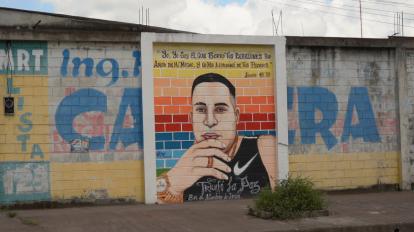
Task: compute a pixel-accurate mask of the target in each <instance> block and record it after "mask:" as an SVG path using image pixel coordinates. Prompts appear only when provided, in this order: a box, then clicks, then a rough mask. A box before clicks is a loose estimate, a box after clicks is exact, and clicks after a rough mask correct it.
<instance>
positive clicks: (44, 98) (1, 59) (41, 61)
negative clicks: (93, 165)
mask: <svg viewBox="0 0 414 232" xmlns="http://www.w3.org/2000/svg"><path fill="white" fill-rule="evenodd" d="M47 67H48V49H47V43H46V42H30V41H28V42H19V41H0V77H1V81H0V87H1V95H2V97H5V96H13V97H14V100H15V113H14V115H9V116H6V115H4V113H3V112H2V113H1V115H0V134H1V135H0V157H1V158H0V160H1V162H0V203H10V202H16V201H30V200H49V199H50V188H51V187H50V181H49V174H50V164H49V146H48V141H49V134H48V125H47V122H48V120H49V114H48V83H47V78H48V69H47ZM2 108H3V107H2ZM3 110H4V109H2V111H3Z"/></svg>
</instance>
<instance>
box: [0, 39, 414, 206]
mask: <svg viewBox="0 0 414 232" xmlns="http://www.w3.org/2000/svg"><path fill="white" fill-rule="evenodd" d="M16 36H17V34H16ZM1 38H3V39H4V37H1ZM7 38H9V37H7ZM27 38H32V37H31V34H27V35H25V39H27ZM93 38H95V37H93ZM135 38H136V35H134V36H133V37H131V38H129V39H128V42H94V41H92V42H69V41H67V42H65V41H60V42H57V41H54V40H52V41H18V40H12V41H11V45H12V54H13V55H12V58H11V63H12V67H13V68H14V71H13V72H12V75H11V76H12V77H11V78H10V79H8V78H7V77H8V76H10V75H8V72H7V69H6V67H7V63H8V59H7V51H6V50H7V49H6V47H7V46H6V41H4V40H3V41H0V77H1V80H0V88H1V89H0V96H1V97H4V96H8V95H11V96H13V97H14V98H15V102H16V107H15V110H16V112H15V114H14V115H13V116H5V115H4V112H3V107H1V110H0V204H10V203H16V202H31V201H53V200H57V201H67V200H85V201H95V200H106V201H107V200H111V199H112V200H115V199H122V200H131V201H138V202H142V201H143V200H144V165H143V152H142V139H143V138H142V121H141V120H142V116H141V114H142V109H141V107H140V106H141V64H140V52H139V51H140V48H139V46H138V44H139V42H138V41H136V42H131V41H132V40H134V39H135ZM15 39H16V38H15ZM106 39H108V38H106ZM106 39H102V38H101V39H98V40H97V41H102V40H106ZM289 41H291V42H289ZM358 41H359V42H358ZM325 42H326V41H325ZM323 43H324V42H323V40H312V39H311V38H309V39H302V42H300V41H299V42H298V40H297V39H295V38H292V39H289V38H288V49H287V57H286V60H287V80H288V110H289V154H290V155H289V162H290V163H289V169H290V173H291V174H292V175H293V176H298V175H301V176H308V177H310V178H311V179H312V180H313V181H314V182H315V184H316V186H317V187H318V188H321V189H330V190H332V189H351V188H360V187H364V188H365V187H371V186H373V185H377V184H401V187H403V188H404V189H409V188H411V185H412V184H411V183H412V182H413V181H414V175H413V173H414V172H413V166H412V165H413V163H414V162H413V160H414V149H413V146H414V145H413V144H414V142H413V138H414V129H413V128H414V110H413V109H414V107H413V99H414V96H413V91H414V90H413V88H414V71H413V62H414V59H413V57H414V50H413V49H411V48H412V47H414V46H413V45H412V44H410V43H408V42H405V43H402V42H401V43H399V42H398V43H396V42H395V41H394V42H393V40H384V41H382V42H381V43H379V42H378V41H371V40H355V39H354V40H352V39H350V40H344V41H342V40H335V39H332V40H330V41H328V43H326V44H328V45H326V44H323ZM397 45H398V46H397ZM75 66H77V67H75ZM194 75H195V74H192V77H194ZM157 77H159V78H161V77H162V75H161V74H159V75H158V76H157ZM160 80H161V79H160ZM177 83H178V82H177ZM240 83H241V82H240ZM158 84H160V83H158ZM169 85H172V83H171V82H169ZM185 85H186V86H185V88H188V82H185ZM236 85H238V82H237V81H236ZM183 88H184V87H183ZM171 91H173V88H171ZM186 91H188V90H186ZM259 91H260V89H259ZM266 96H267V95H266ZM269 96H271V95H269ZM157 97H166V96H165V94H159V95H157ZM177 97H180V96H178V95H177ZM171 99H172V98H171ZM263 99H264V98H263ZM161 100H165V99H161V98H159V99H158V100H156V101H159V102H158V103H159V106H161V105H162V104H164V103H162V104H161V103H160V101H161ZM180 100H183V99H181V98H180ZM238 100H239V99H238ZM249 101H252V99H250V100H249ZM266 101H267V102H271V101H270V98H266ZM186 102H188V99H186ZM171 104H172V100H171ZM163 107H164V106H163ZM159 109H160V107H158V110H159ZM163 109H164V108H163ZM169 109H170V110H177V109H174V108H171V107H170V108H169ZM259 109H260V107H259ZM158 113H159V112H158ZM244 113H246V114H247V113H249V112H244ZM250 113H251V112H250ZM258 113H260V112H258ZM267 113H269V114H270V118H271V120H270V123H273V118H272V112H267ZM269 114H268V115H267V119H268V121H269ZM245 116H246V115H245ZM262 116H263V115H262ZM249 117H250V116H249ZM252 117H254V116H253V114H252ZM173 118H174V117H173V116H172V119H173ZM156 119H157V120H166V118H162V117H161V116H157V117H156ZM246 120H247V119H246ZM156 123H160V124H165V125H163V126H164V127H163V128H164V129H165V128H166V125H167V124H168V125H171V123H170V122H167V121H158V122H156ZM242 123H245V124H240V125H239V129H240V128H245V129H244V131H247V132H246V133H250V132H249V131H258V129H257V128H256V129H255V128H253V127H252V128H253V129H251V130H248V129H247V123H250V121H245V122H242ZM243 125H244V126H243ZM249 125H253V124H249ZM160 128H161V127H160ZM240 130H243V129H240ZM181 132H182V131H181ZM184 132H188V131H184ZM164 133H169V131H161V130H160V131H158V132H157V135H158V139H159V141H158V143H157V145H158V146H160V147H159V149H158V150H159V151H162V150H163V149H161V142H162V143H163V146H165V145H166V142H165V141H164V140H162V136H161V135H166V134H164ZM177 133H178V132H177ZM252 133H254V132H252ZM267 133H270V132H269V131H267ZM272 133H273V132H272ZM276 134H277V133H276ZM177 135H179V136H185V138H186V139H185V141H191V139H192V138H193V137H192V135H191V133H188V134H184V133H181V134H177ZM253 135H254V134H253ZM168 136H169V135H168ZM171 136H173V135H172V134H171ZM176 137H177V136H176ZM169 138H170V137H169ZM173 138H174V137H173ZM187 138H188V140H187ZM181 142H182V141H181ZM180 146H183V145H182V143H181V145H180ZM164 148H165V147H164ZM164 150H166V149H164ZM170 154H171V155H172V156H171V157H170V156H169V157H161V154H159V156H158V158H159V161H158V168H159V169H162V168H165V167H167V168H168V167H169V166H168V165H170V164H171V165H170V166H171V167H172V166H173V164H175V162H176V160H173V157H174V155H177V154H178V155H179V154H181V153H179V152H178V153H177V152H176V153H174V151H173V152H172V153H168V155H170ZM167 161H168V162H169V163H168V164H167Z"/></svg>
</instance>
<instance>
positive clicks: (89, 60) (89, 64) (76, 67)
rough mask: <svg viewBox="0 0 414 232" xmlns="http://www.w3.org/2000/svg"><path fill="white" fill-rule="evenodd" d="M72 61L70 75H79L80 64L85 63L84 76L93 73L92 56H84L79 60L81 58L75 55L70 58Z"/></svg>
mask: <svg viewBox="0 0 414 232" xmlns="http://www.w3.org/2000/svg"><path fill="white" fill-rule="evenodd" d="M72 63H73V71H72V76H73V77H78V76H79V69H80V68H81V66H82V64H83V65H85V76H86V77H90V76H92V75H93V60H92V58H85V59H83V60H81V58H79V57H76V58H73V60H72Z"/></svg>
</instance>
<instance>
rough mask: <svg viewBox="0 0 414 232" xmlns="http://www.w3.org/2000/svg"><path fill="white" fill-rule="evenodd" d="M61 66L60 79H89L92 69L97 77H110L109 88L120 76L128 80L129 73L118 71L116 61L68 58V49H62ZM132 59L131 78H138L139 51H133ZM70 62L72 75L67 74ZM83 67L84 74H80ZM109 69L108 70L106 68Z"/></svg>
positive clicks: (111, 59) (139, 71)
mask: <svg viewBox="0 0 414 232" xmlns="http://www.w3.org/2000/svg"><path fill="white" fill-rule="evenodd" d="M62 56H63V60H62V64H61V66H60V75H61V76H62V77H68V75H71V76H72V77H74V78H76V77H79V76H81V77H82V76H85V77H91V76H93V75H94V69H96V75H97V76H99V77H104V78H106V77H110V78H111V81H110V82H109V84H108V85H107V86H111V85H113V84H115V83H116V82H117V81H118V80H119V77H120V76H122V77H123V78H128V77H129V75H130V72H128V70H120V67H119V63H118V61H117V60H116V59H113V58H105V59H101V60H100V61H99V62H95V61H94V59H93V58H89V57H88V58H80V57H73V58H71V57H70V51H69V50H68V49H64V50H63V51H62ZM132 57H133V58H134V67H133V70H132V74H133V75H132V76H133V77H138V76H139V75H140V74H141V52H140V51H133V52H132ZM70 61H72V65H73V68H72V73H68V70H69V64H70ZM95 64H96V67H95ZM82 66H84V67H85V68H84V73H80V71H81V70H82V69H81V67H82ZM109 66H110V68H109V69H108V68H107V67H109Z"/></svg>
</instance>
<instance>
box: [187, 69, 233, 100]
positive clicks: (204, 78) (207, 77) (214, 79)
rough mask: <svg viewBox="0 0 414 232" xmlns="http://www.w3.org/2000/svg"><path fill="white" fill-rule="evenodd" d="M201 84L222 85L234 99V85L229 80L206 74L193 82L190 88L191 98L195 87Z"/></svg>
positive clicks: (213, 74) (215, 74)
mask: <svg viewBox="0 0 414 232" xmlns="http://www.w3.org/2000/svg"><path fill="white" fill-rule="evenodd" d="M203 82H219V83H222V84H223V85H225V86H226V87H227V88H228V89H229V91H230V94H231V96H233V98H236V88H234V85H233V84H232V83H231V82H230V81H229V80H227V78H225V77H224V76H222V75H220V74H218V73H206V74H203V75H200V76H198V77H197V78H196V79H195V80H194V81H193V86H192V87H191V96H193V93H194V89H195V87H196V86H197V85H199V84H201V83H203Z"/></svg>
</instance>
